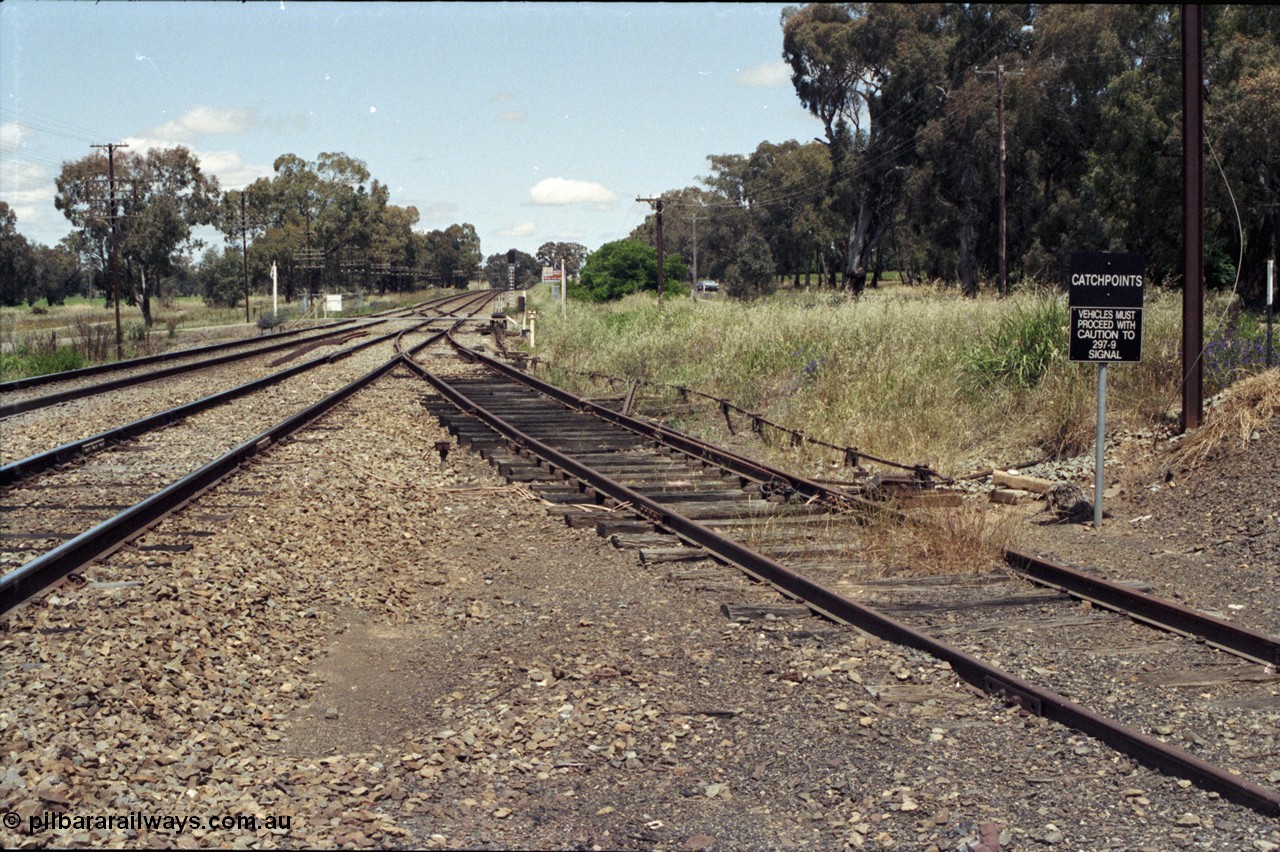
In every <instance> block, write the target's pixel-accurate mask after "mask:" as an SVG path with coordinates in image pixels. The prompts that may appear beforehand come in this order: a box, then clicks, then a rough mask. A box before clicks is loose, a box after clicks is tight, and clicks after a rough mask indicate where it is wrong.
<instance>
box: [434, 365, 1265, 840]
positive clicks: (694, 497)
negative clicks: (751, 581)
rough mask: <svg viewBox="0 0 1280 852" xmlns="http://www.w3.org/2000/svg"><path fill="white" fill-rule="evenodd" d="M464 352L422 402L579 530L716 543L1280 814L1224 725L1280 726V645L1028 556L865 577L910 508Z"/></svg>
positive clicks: (819, 597)
mask: <svg viewBox="0 0 1280 852" xmlns="http://www.w3.org/2000/svg"><path fill="white" fill-rule="evenodd" d="M459 348H461V347H459ZM464 354H465V356H466V357H467V358H468V359H469V360H470V361H471V362H472V363H473V364H475V365H477V368H478V369H475V370H473V371H471V372H470V374H469V375H464V376H462V377H455V378H449V379H445V378H441V377H440V376H439V375H434V374H432V373H430V372H429V371H427V370H425V369H422V368H418V372H419V374H420V375H421V376H422V377H423V378H424V379H425V380H426V381H427V382H429V383H430V384H431V385H432V387H433V388H434V390H435V391H436V392H437V393H438V395H439V396H438V397H437V396H434V395H433V396H432V397H429V398H428V399H426V400H424V404H425V405H426V406H427V408H428V410H429V411H430V413H431V414H433V415H435V416H436V417H438V418H439V419H440V420H441V421H442V422H443V423H445V424H446V425H447V426H448V428H449V429H450V431H451V432H453V434H455V435H456V436H457V438H458V440H459V441H460V442H461V443H463V444H466V445H469V446H471V447H472V448H473V449H475V450H476V451H478V452H480V453H481V454H483V455H484V456H485V457H486V458H488V459H489V461H490V462H491V463H492V464H493V465H494V466H495V467H496V468H497V469H498V471H499V472H500V473H501V474H502V475H503V476H505V477H507V478H508V480H510V481H512V482H520V483H523V484H525V485H526V486H527V487H529V488H531V489H533V490H535V491H536V492H537V493H538V494H539V496H541V497H542V498H543V499H544V500H546V501H547V502H548V503H550V504H553V505H557V506H560V507H563V508H560V509H558V510H557V511H558V512H559V513H560V514H562V515H563V516H564V518H565V520H566V521H567V522H568V523H569V524H571V525H576V526H595V527H596V529H597V531H598V532H599V533H601V534H603V535H608V536H610V537H611V538H612V539H613V540H614V542H615V543H616V544H619V545H620V546H629V547H635V548H637V549H639V551H640V554H641V558H642V559H643V560H644V561H646V562H667V561H695V560H698V559H701V558H704V557H706V556H708V555H710V556H713V557H715V558H716V559H717V560H718V561H720V562H722V563H726V564H729V565H733V566H736V567H737V568H739V569H741V570H742V571H745V572H746V573H747V574H749V575H750V576H752V577H754V578H755V579H758V580H761V581H763V582H765V583H768V584H770V585H772V586H773V587H775V588H776V589H777V590H778V591H780V592H781V593H782V594H783V595H784V596H785V597H786V598H789V599H792V600H795V601H799V602H800V604H802V605H803V607H804V608H807V609H809V610H812V611H814V612H817V613H820V614H822V615H824V616H827V617H829V618H832V619H835V620H837V621H841V622H845V623H848V624H852V625H854V626H856V627H858V628H860V629H862V630H865V631H868V632H870V633H872V634H875V635H877V636H879V637H881V638H883V639H887V640H890V641H893V642H896V643H899V644H904V645H907V646H910V647H913V648H917V649H920V650H924V651H926V652H928V653H930V654H932V655H934V656H935V657H937V658H939V659H942V660H944V661H946V662H947V663H948V664H949V665H950V666H951V668H952V670H953V671H954V672H955V673H956V674H957V675H958V676H959V677H960V678H962V679H963V680H965V681H967V682H969V683H970V684H972V685H974V686H976V687H978V688H980V689H983V690H985V691H987V692H989V693H992V694H994V695H997V696H1000V697H1001V698H1003V699H1004V700H1006V701H1008V702H1010V703H1012V704H1017V705H1019V706H1021V707H1022V708H1023V709H1024V710H1026V711H1028V712H1031V713H1034V714H1035V715H1040V716H1044V717H1047V718H1050V719H1053V720H1055V721H1058V722H1061V723H1063V724H1066V725H1068V726H1070V727H1072V728H1075V729H1077V730H1080V731H1083V732H1085V733H1088V734H1090V735H1092V736H1094V737H1096V738H1098V739H1100V740H1102V741H1103V742H1105V743H1107V744H1108V745H1110V746H1111V747H1112V748H1115V749H1117V750H1118V751H1120V752H1122V753H1125V754H1127V755H1129V756H1131V757H1133V758H1135V759H1137V760H1139V761H1142V762H1144V763H1146V764H1148V765H1150V766H1153V767H1156V768H1159V769H1161V770H1163V771H1166V772H1169V773H1171V774H1174V775H1176V776H1179V777H1182V778H1186V779H1190V780H1191V781H1193V782H1195V783H1197V784H1199V785H1201V786H1202V787H1204V788H1206V789H1209V790H1212V791H1215V792H1218V793H1220V794H1221V795H1223V796H1226V797H1229V798H1231V799H1233V800H1235V801H1237V802H1239V803H1242V804H1245V805H1247V806H1249V807H1252V808H1254V809H1256V810H1258V811H1260V812H1262V813H1265V814H1270V815H1277V814H1280V793H1277V792H1276V790H1275V789H1274V788H1273V787H1270V786H1267V785H1268V784H1273V783H1274V778H1275V775H1276V770H1277V764H1278V761H1277V759H1276V755H1275V752H1274V750H1273V749H1271V750H1268V749H1267V747H1265V746H1261V747H1254V746H1251V745H1250V744H1249V742H1247V741H1243V740H1241V739H1240V738H1239V737H1238V734H1232V735H1229V736H1228V735H1224V734H1223V733H1222V732H1223V731H1224V730H1226V731H1236V732H1239V731H1254V732H1265V731H1266V730H1268V725H1269V722H1268V718H1267V716H1266V715H1265V714H1266V712H1267V711H1268V710H1272V709H1274V703H1275V701H1274V687H1275V685H1276V683H1277V682H1278V681H1277V677H1276V675H1275V666H1276V663H1277V662H1278V661H1280V653H1278V649H1280V643H1278V642H1277V640H1276V639H1274V638H1272V637H1269V636H1266V635H1263V634H1260V633H1257V632H1256V631H1250V630H1246V629H1242V628H1239V627H1236V626H1234V625H1231V624H1229V623H1227V622H1224V621H1221V620H1219V619H1216V618H1212V617H1209V616H1205V615H1203V614H1200V613H1197V612H1195V611H1193V610H1189V609H1187V608H1185V607H1181V606H1179V605H1176V604H1172V603H1169V602H1166V601H1162V600H1160V599H1158V598H1155V597H1153V596H1151V595H1149V594H1146V593H1145V592H1144V591H1142V589H1140V588H1139V589H1135V588H1131V587H1126V586H1125V585H1123V584H1116V583H1109V582H1107V581H1104V580H1102V579H1100V578H1098V577H1096V576H1094V575H1091V574H1089V573H1087V572H1082V571H1078V570H1075V569H1071V568H1069V567H1067V566H1063V565H1057V564H1054V563H1052V562H1048V561H1046V560H1041V559H1038V558H1037V557H1035V556H1034V555H1032V554H1027V553H1021V552H1018V551H1010V552H1008V553H1006V554H1005V563H1004V565H1003V566H1002V570H1000V571H998V572H994V573H993V572H991V571H990V570H989V569H988V570H986V571H984V572H982V573H977V574H970V575H962V576H957V577H952V578H920V579H916V578H910V577H904V578H893V579H889V580H885V579H883V578H868V577H867V576H866V573H865V566H863V565H862V564H861V560H860V555H859V550H860V546H859V537H860V528H861V526H862V525H863V524H865V523H866V522H867V519H868V517H869V516H873V515H875V514H885V513H892V512H893V511H894V510H892V509H888V508H886V507H885V506H883V505H880V504H873V503H870V502H868V501H866V500H863V499H861V498H857V497H851V496H850V495H848V494H844V493H841V492H836V491H833V490H831V489H828V488H825V487H824V486H822V485H820V484H818V483H815V482H811V481H807V480H804V479H803V478H800V477H796V476H792V475H789V474H787V473H785V472H783V471H780V470H775V469H773V468H770V467H768V466H765V465H761V464H759V463H756V462H754V461H751V460H750V459H746V458H744V457H742V456H739V455H736V454H732V453H727V452H725V451H723V450H720V449H718V448H715V447H712V446H709V445H706V444H703V443H701V442H698V441H696V440H694V439H692V438H689V437H687V436H684V435H681V434H680V433H677V432H674V431H672V430H669V429H666V428H663V427H659V426H655V425H653V424H649V423H646V422H643V421H639V420H635V419H633V418H630V417H624V416H623V415H621V414H619V413H617V412H614V411H612V410H609V409H606V408H603V407H601V406H596V405H593V404H592V403H589V402H587V401H585V400H580V399H577V398H574V397H571V396H570V395H568V394H566V393H564V392H562V391H559V390H558V389H556V388H554V387H552V386H550V385H548V384H545V383H543V382H540V381H539V380H537V379H534V378H533V377H530V376H527V375H525V374H522V373H520V372H519V371H516V370H514V369H512V368H510V367H508V366H506V365H504V364H502V363H501V362H499V361H496V360H494V359H491V358H488V357H486V356H483V355H481V354H479V353H476V352H470V351H464ZM602 509H604V510H607V511H601V510H602ZM1033 581H1034V582H1033ZM1046 584H1051V585H1052V587H1049V586H1047V585H1046ZM1103 607H1105V609H1103ZM793 608H794V605H793ZM738 611H740V612H745V613H748V614H750V613H756V614H760V613H764V614H772V615H775V617H776V614H777V611H773V612H770V610H769V607H768V606H763V607H761V606H759V605H757V606H754V607H752V606H750V605H747V606H745V607H743V608H742V609H741V610H738ZM779 611H781V612H783V613H785V612H787V611H788V610H787V606H786V605H785V604H784V605H781V610H779ZM730 612H734V611H733V610H730ZM748 617H749V615H748ZM1150 626H1157V627H1159V628H1161V629H1160V630H1159V631H1154V630H1151V629H1150ZM1224 649H1225V650H1226V651H1229V652H1230V653H1231V654H1232V655H1234V656H1232V657H1228V656H1226V654H1224V653H1222V650H1224ZM1085 652H1089V653H1085ZM1084 657H1088V658H1089V659H1091V660H1093V661H1094V662H1092V663H1089V664H1085V663H1083V662H1080V659H1082V658H1084ZM1197 689H1198V690H1200V692H1195V690H1197ZM1206 689H1208V690H1209V691H1208V692H1205V690H1206ZM1202 695H1206V696H1207V697H1201V696H1202ZM1263 741H1265V736H1264V739H1263Z"/></svg>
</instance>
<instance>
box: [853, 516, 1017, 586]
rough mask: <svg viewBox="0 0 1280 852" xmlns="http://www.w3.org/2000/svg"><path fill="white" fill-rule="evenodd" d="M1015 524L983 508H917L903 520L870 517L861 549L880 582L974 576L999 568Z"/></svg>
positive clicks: (889, 517)
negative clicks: (955, 575)
mask: <svg viewBox="0 0 1280 852" xmlns="http://www.w3.org/2000/svg"><path fill="white" fill-rule="evenodd" d="M1016 528H1017V521H1016V519H1014V518H1013V516H1011V515H1005V514H997V513H992V512H988V511H986V510H985V508H983V507H981V506H979V507H972V506H962V507H959V508H954V509H919V510H915V511H913V512H912V513H911V514H910V516H909V517H908V519H907V520H906V521H902V520H900V519H897V518H895V517H893V516H892V515H891V514H889V513H885V514H882V515H879V516H873V517H872V518H871V519H870V520H869V522H868V523H867V525H866V526H865V527H864V528H863V532H862V535H861V536H860V538H861V546H862V550H863V552H864V553H865V554H866V555H867V558H868V561H869V563H870V564H871V565H872V566H874V567H875V568H876V569H877V570H878V572H879V576H881V577H925V576H937V575H943V574H973V573H981V572H984V571H992V570H996V569H998V568H999V567H1000V566H1001V565H1003V564H1004V552H1005V550H1006V549H1007V548H1008V547H1009V545H1010V542H1011V541H1012V540H1013V536H1014V532H1015V530H1016Z"/></svg>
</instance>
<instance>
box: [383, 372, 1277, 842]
mask: <svg viewBox="0 0 1280 852" xmlns="http://www.w3.org/2000/svg"><path fill="white" fill-rule="evenodd" d="M406 364H407V365H408V366H409V367H410V369H412V370H414V372H416V373H418V375H420V376H421V377H422V378H423V379H424V380H425V381H427V382H428V383H429V384H430V385H431V386H432V387H433V388H435V389H436V391H437V392H439V393H440V394H441V396H443V397H444V398H445V399H447V400H449V401H450V403H452V404H453V405H455V406H456V407H457V408H459V409H460V410H461V411H464V412H466V413H467V414H470V415H472V416H473V417H476V418H477V419H480V420H481V421H483V422H485V423H486V424H487V425H489V427H490V428H492V429H494V430H495V431H496V432H498V433H499V434H500V435H503V436H504V437H505V438H506V439H507V440H508V441H510V442H512V443H513V444H515V445H516V446H518V447H521V448H524V449H525V450H527V451H528V452H531V453H533V454H534V455H537V456H538V457H540V458H542V459H544V460H545V461H546V462H547V463H548V464H550V465H552V466H554V467H556V468H558V469H560V470H562V471H564V472H565V473H568V474H569V475H571V476H573V477H575V478H577V479H579V480H581V481H582V482H584V483H586V484H588V485H589V486H590V487H592V488H593V489H595V490H596V492H597V493H598V494H601V495H604V496H606V497H609V498H611V499H613V500H615V501H617V502H618V503H626V504H630V506H629V507H630V508H631V509H633V510H634V511H636V512H637V513H638V514H640V515H641V516H643V517H646V518H649V519H650V520H652V521H653V522H654V523H656V524H658V525H661V526H663V527H665V528H666V529H668V530H670V531H671V532H673V533H675V534H676V535H677V536H679V537H680V538H681V539H683V540H685V541H686V542H688V543H690V544H693V545H695V546H698V547H701V548H703V549H704V550H706V551H707V552H708V553H710V554H712V555H714V556H716V557H717V558H719V559H721V560H723V561H725V562H728V563H730V564H733V565H736V566H738V567H739V568H740V569H741V570H743V571H744V572H746V573H748V574H750V575H751V576H753V577H756V578H757V579H759V580H761V581H763V582H767V583H769V584H770V585H772V586H774V587H775V588H777V589H778V590H779V591H781V592H782V593H783V594H785V595H787V596H789V597H792V598H796V599H799V600H801V601H803V602H804V603H805V604H806V605H807V606H809V607H810V608H812V609H814V610H815V611H817V612H820V613H822V614H823V615H826V616H827V617H829V618H832V619H833V620H835V621H839V622H843V623H846V624H851V625H853V626H855V627H857V628H859V629H862V630H865V631H867V632H868V633H871V634H873V635H875V636H878V637H879V638H881V639H884V640H885V641H889V642H893V643H895V644H899V645H904V646H907V647H911V648H915V649H917V650H920V651H923V652H925V653H927V654H930V655H931V656H933V657H935V658H936V659H939V660H943V661H945V662H946V663H948V664H949V665H950V666H951V668H952V670H953V671H954V672H955V673H956V675H957V676H958V677H960V678H961V679H962V680H964V681H966V682H967V683H969V684H971V685H973V686H975V687H977V688H979V689H981V690H983V691H984V692H987V693H990V694H992V695H994V696H997V697H1000V698H1002V699H1003V700H1005V701H1007V702H1010V703H1016V704H1018V705H1019V706H1021V707H1022V708H1023V709H1024V710H1026V711H1028V712H1031V713H1034V714H1036V715H1040V716H1044V717H1045V718H1048V719H1051V720H1053V721H1056V722H1059V723H1061V724H1064V725H1066V726H1068V727H1070V728H1073V729H1075V730H1078V731H1081V732H1082V733H1086V734H1088V735H1090V736H1092V737H1094V738H1096V739H1098V740H1099V741H1101V742H1104V743H1106V744H1107V745H1109V746H1111V747H1112V748H1114V749H1116V750H1117V751H1119V752H1121V753H1123V754H1127V755H1129V756H1130V757H1132V758H1134V759H1135V760H1137V761H1139V762H1141V763H1143V764H1145V765H1147V766H1151V767H1153V768H1156V769H1159V770H1161V771H1164V772H1168V773H1170V774H1173V775H1177V776H1179V777H1182V778H1186V779H1188V780H1190V781H1192V782H1194V783H1196V784H1198V785H1199V786H1200V787H1202V788H1204V789H1207V790H1210V791H1214V792H1217V793H1218V794H1220V795H1222V796H1224V797H1227V798H1229V799H1231V800H1232V801H1235V802H1237V803H1239V804H1242V805H1245V806H1247V807H1250V808H1252V809H1254V810H1257V811H1259V812H1261V813H1264V814H1267V815H1271V816H1280V794H1277V793H1276V792H1274V791H1271V790H1267V789H1265V788H1263V787H1260V786H1258V785H1256V784H1253V783H1251V782H1248V781H1245V780H1243V779H1240V778H1238V777H1236V776H1234V775H1232V774H1231V773H1230V772H1227V771H1226V770H1223V769H1221V768H1219V767H1217V766H1214V765H1212V764H1210V763H1208V762H1207V761H1204V760H1201V759H1200V758H1198V757H1196V756H1194V755H1192V754H1190V753H1188V752H1186V751H1184V750H1183V749H1180V748H1177V747H1176V746H1172V745H1169V744H1167V743H1164V742H1161V741H1159V740H1156V739H1154V738H1152V737H1149V736H1147V735H1145V734H1143V733H1141V732H1139V731H1137V730H1135V729H1133V728H1131V727H1129V726H1127V725H1124V724H1121V723H1120V722H1117V721H1116V720H1114V719H1110V718H1107V717H1105V716H1101V715H1099V714H1097V713H1094V712H1093V711H1091V710H1089V709H1088V708H1086V707H1084V706H1082V705H1080V704H1077V703H1075V702H1073V701H1071V700H1070V699H1067V698H1065V697H1063V696H1061V695H1059V694H1057V693H1054V692H1052V691H1050V690H1047V689H1043V688H1041V687H1039V686H1036V685H1035V684H1033V683H1030V682H1029V681H1026V680H1024V679H1022V678H1019V677H1017V676H1015V675H1012V674H1010V673H1008V672H1005V671H1003V670H1002V669H999V668H996V667H995V666H992V665H990V664H988V663H986V662H983V661H982V660H979V659H977V658H976V657H973V656H971V655H969V654H967V653H965V652H964V651H962V650H960V649H959V648H956V647H954V646H952V645H949V644H947V643H945V642H942V641H940V640H938V639H935V638H933V637H931V636H928V635H927V634H924V633H921V632H920V631H917V630H915V629H913V628H911V627H909V626H908V625H906V624H904V623H902V622H900V621H898V620H896V619H894V618H892V617H890V616H887V615H884V614H883V613H880V612H878V611H876V610H874V609H871V608H870V607H867V606H864V605H862V604H859V603H858V602H856V601H853V600H851V599H849V598H846V597H844V596H843V595H840V594H839V593H837V592H834V591H832V590H831V589H828V588H826V587H825V586H823V585H821V584H820V583H817V582H815V581H814V580H812V579H810V578H808V577H806V576H804V575H803V574H800V573H797V572H795V571H793V570H791V569H789V568H787V567H785V566H783V565H781V564H780V563H778V562H775V561H774V560H772V559H770V558H768V557H766V556H764V555H763V554H760V553H757V552H755V551H753V550H751V549H750V548H748V547H746V546H744V545H742V544H740V543H739V542H736V541H734V540H732V539H729V538H726V537H724V536H722V535H720V534H718V533H716V532H714V531H712V530H711V529H709V528H708V527H706V526H703V525H702V524H699V523H697V522H696V521H694V520H691V519H689V518H686V517H684V516H683V515H681V514H679V513H678V512H675V511H673V510H672V509H671V507H670V506H668V505H664V504H661V503H658V502H656V501H654V500H652V499H651V498H649V497H647V496H646V495H644V494H642V493H641V492H639V491H636V490H634V489H632V488H629V487H627V486H626V485H623V484H622V483H620V482H617V481H616V480H613V479H612V478H610V477H608V476H605V475H604V474H601V473H598V472H597V471H595V470H593V469H591V468H590V467H588V466H586V465H584V464H582V463H580V462H578V461H576V460H575V459H573V458H572V457H570V456H568V455H566V454H564V453H562V452H560V451H558V450H556V449H555V448H553V447H551V446H549V445H547V444H545V443H543V442H542V441H539V440H537V439H536V438H534V437H532V436H531V435H528V434H526V433H524V432H521V431H520V430H519V429H517V428H516V427H514V426H513V425H511V424H510V423H509V422H508V421H506V420H504V419H503V418H501V417H499V416H498V415H496V414H494V413H493V412H490V411H488V410H487V409H485V408H484V407H483V406H481V405H479V404H478V403H476V402H475V401H473V400H471V399H469V398H468V397H466V396H465V395H464V394H462V393H461V392H460V391H458V390H456V389H455V388H453V387H452V386H451V385H449V384H448V383H447V382H446V381H445V380H444V379H441V378H440V377H438V376H435V375H434V374H432V373H430V372H429V371H427V370H426V369H425V368H423V367H421V366H420V365H418V364H416V363H413V362H411V361H408V360H407V359H406Z"/></svg>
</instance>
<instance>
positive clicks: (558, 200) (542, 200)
mask: <svg viewBox="0 0 1280 852" xmlns="http://www.w3.org/2000/svg"><path fill="white" fill-rule="evenodd" d="M529 197H530V198H532V199H533V203H534V204H540V205H565V204H589V205H591V206H592V207H596V208H602V209H603V208H609V207H612V206H613V205H615V204H616V203H617V202H618V196H617V194H616V193H615V192H613V190H611V189H608V188H606V187H605V186H604V185H603V184H599V183H596V182H595V181H587V180H572V179H570V178H562V177H553V178H546V179H545V180H540V181H538V182H537V183H536V184H534V185H533V186H532V187H530V189H529Z"/></svg>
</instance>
